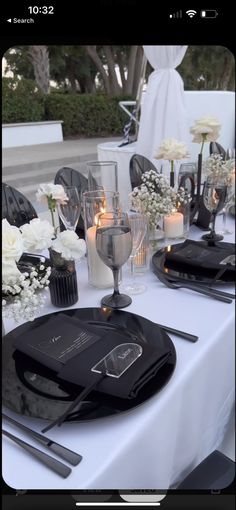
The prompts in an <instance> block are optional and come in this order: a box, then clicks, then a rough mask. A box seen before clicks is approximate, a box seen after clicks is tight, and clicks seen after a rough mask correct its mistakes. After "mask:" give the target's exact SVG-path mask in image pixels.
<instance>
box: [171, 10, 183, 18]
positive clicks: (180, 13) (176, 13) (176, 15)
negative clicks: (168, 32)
mask: <svg viewBox="0 0 236 510" xmlns="http://www.w3.org/2000/svg"><path fill="white" fill-rule="evenodd" d="M169 18H172V19H173V18H182V11H177V12H175V13H174V14H169Z"/></svg>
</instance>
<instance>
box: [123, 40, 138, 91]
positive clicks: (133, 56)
mask: <svg viewBox="0 0 236 510" xmlns="http://www.w3.org/2000/svg"><path fill="white" fill-rule="evenodd" d="M137 51H138V46H131V48H130V54H129V60H128V75H127V81H126V86H125V90H124V92H125V94H128V95H132V90H133V82H134V72H135V63H136V55H137Z"/></svg>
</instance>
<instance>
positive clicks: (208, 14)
mask: <svg viewBox="0 0 236 510" xmlns="http://www.w3.org/2000/svg"><path fill="white" fill-rule="evenodd" d="M200 16H201V18H216V16H218V12H217V11H215V10H213V9H208V10H207V11H201V13H200Z"/></svg>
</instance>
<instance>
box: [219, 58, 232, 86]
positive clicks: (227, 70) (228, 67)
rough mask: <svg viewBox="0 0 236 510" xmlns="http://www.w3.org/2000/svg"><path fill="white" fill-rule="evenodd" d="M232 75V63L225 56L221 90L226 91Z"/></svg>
mask: <svg viewBox="0 0 236 510" xmlns="http://www.w3.org/2000/svg"><path fill="white" fill-rule="evenodd" d="M231 74H232V63H231V59H229V58H228V57H227V56H226V57H225V59H224V67H223V69H222V75H221V76H222V80H221V88H222V89H223V90H228V85H229V82H230V78H231Z"/></svg>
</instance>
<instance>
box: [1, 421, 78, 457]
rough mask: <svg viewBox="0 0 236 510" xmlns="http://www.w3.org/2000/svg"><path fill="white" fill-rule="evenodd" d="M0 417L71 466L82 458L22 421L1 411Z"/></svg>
mask: <svg viewBox="0 0 236 510" xmlns="http://www.w3.org/2000/svg"><path fill="white" fill-rule="evenodd" d="M2 418H4V419H5V420H8V421H9V422H10V423H12V424H13V425H15V426H16V427H18V428H19V429H21V430H23V431H24V432H26V433H27V434H29V436H30V437H33V439H35V440H36V441H39V442H40V443H41V444H43V445H44V446H45V447H46V448H49V449H50V450H51V451H52V452H54V453H56V455H58V456H59V457H61V458H62V459H64V460H66V461H67V462H69V463H70V464H72V466H77V465H78V464H79V462H81V460H82V458H83V457H82V456H81V455H79V454H78V453H76V452H73V451H72V450H69V449H68V448H65V446H62V445H60V444H59V443H55V442H54V441H52V440H51V439H49V437H47V436H43V435H42V434H40V433H39V432H36V431H35V430H32V429H30V428H29V427H26V425H23V423H20V422H19V421H17V420H14V418H11V417H10V416H8V415H7V414H5V413H2Z"/></svg>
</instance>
